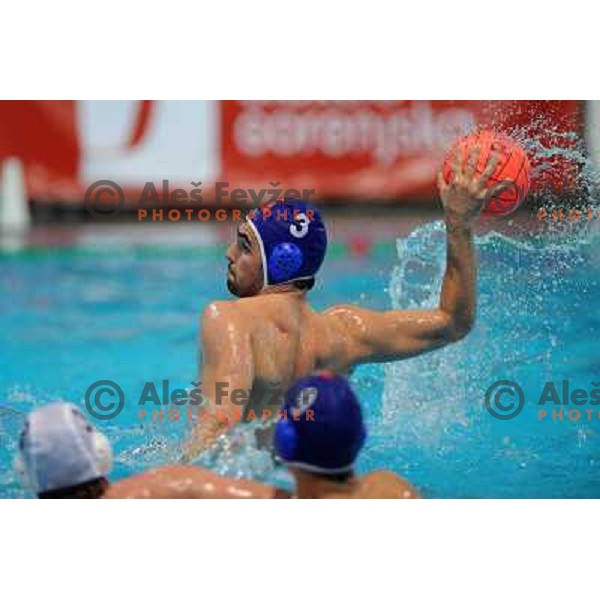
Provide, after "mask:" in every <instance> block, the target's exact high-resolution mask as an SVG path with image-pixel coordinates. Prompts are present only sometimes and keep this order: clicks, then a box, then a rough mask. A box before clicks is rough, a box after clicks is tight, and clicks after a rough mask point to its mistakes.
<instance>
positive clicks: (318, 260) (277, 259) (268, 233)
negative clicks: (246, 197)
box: [246, 199, 327, 287]
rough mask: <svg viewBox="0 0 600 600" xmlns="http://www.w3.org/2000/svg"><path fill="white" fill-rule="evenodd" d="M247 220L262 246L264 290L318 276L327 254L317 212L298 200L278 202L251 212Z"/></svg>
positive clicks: (322, 226)
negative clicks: (268, 287) (274, 285)
mask: <svg viewBox="0 0 600 600" xmlns="http://www.w3.org/2000/svg"><path fill="white" fill-rule="evenodd" d="M246 220H247V222H248V224H249V225H250V227H251V228H252V230H253V231H254V233H255V235H256V237H257V239H258V243H259V245H260V254H261V260H262V265H263V273H264V281H263V287H266V286H268V285H273V284H276V283H287V282H290V281H300V280H302V279H310V278H311V277H314V276H315V274H316V273H317V271H318V270H319V267H320V266H321V264H322V263H323V259H324V258H325V251H326V250H327V231H326V229H325V224H324V223H323V219H322V218H321V215H320V214H319V212H318V211H317V210H316V208H314V207H313V206H311V205H308V204H306V203H304V202H301V201H299V200H295V199H289V200H283V201H277V202H273V203H271V204H268V205H266V206H264V207H262V208H260V209H256V210H254V211H251V213H250V214H249V215H248V217H247V219H246Z"/></svg>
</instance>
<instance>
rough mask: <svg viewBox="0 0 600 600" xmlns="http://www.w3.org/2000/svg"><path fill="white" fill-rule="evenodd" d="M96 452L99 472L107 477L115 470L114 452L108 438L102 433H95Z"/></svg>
mask: <svg viewBox="0 0 600 600" xmlns="http://www.w3.org/2000/svg"><path fill="white" fill-rule="evenodd" d="M93 443H94V450H95V453H96V460H97V461H98V463H97V465H98V471H99V472H100V474H101V476H102V477H106V476H107V475H108V474H109V473H110V472H111V471H112V468H113V451H112V446H111V445H110V442H109V441H108V438H107V437H106V436H105V435H104V434H103V433H101V432H100V431H94V442H93Z"/></svg>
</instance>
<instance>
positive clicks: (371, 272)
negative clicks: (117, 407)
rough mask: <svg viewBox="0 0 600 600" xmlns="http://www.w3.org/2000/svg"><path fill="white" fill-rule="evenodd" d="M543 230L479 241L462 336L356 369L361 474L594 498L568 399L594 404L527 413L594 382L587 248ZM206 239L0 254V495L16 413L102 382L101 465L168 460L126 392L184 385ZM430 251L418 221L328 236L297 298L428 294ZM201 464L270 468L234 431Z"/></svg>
mask: <svg viewBox="0 0 600 600" xmlns="http://www.w3.org/2000/svg"><path fill="white" fill-rule="evenodd" d="M560 235H561V234H560V233H558V234H557V233H555V234H553V235H548V236H547V237H543V236H541V235H538V234H533V233H526V232H523V231H521V233H519V234H518V235H515V236H514V238H513V239H511V238H510V237H507V236H494V235H487V236H486V237H482V238H479V239H478V241H477V245H478V249H479V256H480V273H479V310H478V319H477V324H476V327H475V329H474V330H473V332H472V333H471V334H470V335H469V336H468V337H467V338H466V339H465V340H463V341H461V342H460V343H458V344H456V345H453V346H451V347H448V348H446V349H444V350H442V351H438V352H435V353H433V354H429V355H427V356H423V357H419V358H415V359H411V360H408V361H404V362H402V363H396V364H393V365H369V366H363V367H360V368H359V369H357V371H356V372H355V373H354V375H353V382H354V385H355V386H356V389H357V390H358V392H359V394H360V396H361V398H362V401H363V405H364V408H365V412H366V416H367V422H368V428H369V432H370V436H369V440H368V443H367V446H366V449H365V451H364V453H363V455H362V457H361V459H360V462H359V469H360V471H363V472H364V471H366V470H369V469H374V468H380V469H392V470H395V471H397V472H398V473H400V474H402V475H404V476H406V477H407V478H409V479H410V480H411V481H413V482H414V483H415V484H416V485H417V486H418V487H420V488H421V489H422V491H423V493H424V494H425V495H427V496H430V497H452V498H454V497H456V498H463V497H502V498H533V497H600V418H599V416H598V412H599V410H600V407H598V406H596V407H595V409H594V407H593V406H583V407H579V408H580V409H582V410H584V409H586V408H588V409H594V410H593V414H594V416H593V418H592V419H591V420H589V421H587V420H584V418H581V419H580V420H579V421H571V420H569V419H568V417H567V415H566V409H572V408H574V407H573V406H568V407H562V408H563V409H565V414H564V416H563V421H557V420H555V421H552V420H551V419H550V418H547V419H545V420H541V421H540V420H539V417H538V409H539V406H538V405H537V399H538V398H539V396H540V393H541V391H542V389H543V387H544V384H545V383H546V382H547V381H555V382H557V386H560V385H561V382H562V381H563V380H564V379H568V380H569V382H570V385H571V386H572V389H574V388H584V389H586V390H590V389H592V387H593V386H592V383H593V382H596V383H600V369H599V361H598V340H599V339H600V317H599V314H598V306H600V286H599V284H598V275H599V274H600V258H599V257H600V253H599V252H598V243H597V241H594V240H595V239H596V238H594V236H593V235H592V234H589V235H587V234H586V235H585V236H581V235H580V236H576V237H575V238H574V239H568V238H565V237H562V238H561V237H560ZM557 236H558V237H557ZM223 248H224V246H223V245H222V244H221V245H219V244H217V245H212V246H208V247H203V248H200V247H188V246H186V245H180V246H177V247H175V246H172V245H146V246H143V247H137V246H134V245H128V244H127V241H126V240H123V239H122V240H120V241H119V244H118V245H107V246H105V247H102V246H89V245H88V246H81V245H78V244H72V245H67V246H64V247H58V246H50V247H37V248H34V249H30V250H25V251H19V252H13V253H10V254H9V253H4V254H1V255H0V286H1V290H2V294H1V295H0V328H1V330H2V336H1V337H0V358H1V365H2V367H1V371H0V404H2V408H1V409H0V435H1V439H2V443H1V445H0V497H23V496H26V493H25V491H24V490H22V489H21V487H20V485H19V484H18V482H16V481H15V477H14V474H13V472H12V469H11V468H10V463H11V457H12V454H13V452H14V447H15V443H16V435H17V432H18V430H19V426H20V423H21V416H20V415H19V414H18V413H19V412H26V411H28V410H30V409H31V408H32V407H34V406H37V405H39V404H42V403H46V402H50V401H52V400H59V399H61V400H69V401H72V402H75V403H78V404H80V405H83V397H84V394H85V391H86V389H87V388H88V386H89V385H90V384H91V383H93V382H94V381H96V380H101V379H107V380H112V381H116V382H118V383H119V385H120V386H121V387H122V388H123V391H124V393H125V397H126V399H127V401H126V404H125V408H124V410H123V412H122V413H121V414H120V415H119V416H118V418H117V419H115V420H114V421H108V422H107V421H105V422H100V423H99V426H100V427H101V428H102V429H103V430H104V431H106V432H107V433H108V434H109V436H110V437H111V439H112V440H113V442H114V445H115V450H116V465H115V471H114V477H115V478H119V477H122V476H125V475H128V474H131V473H133V472H136V471H138V470H140V469H144V468H148V467H150V466H153V465H156V464H161V463H164V462H166V461H169V460H173V459H174V457H175V456H176V455H177V442H178V441H179V440H181V438H182V436H183V435H184V433H185V425H184V424H182V423H181V422H180V423H172V422H168V421H166V420H165V421H164V422H162V423H161V422H155V423H152V422H151V421H149V420H144V421H142V422H140V421H139V419H138V413H137V410H138V408H139V407H138V406H137V404H136V399H137V398H138V397H139V394H140V391H141V389H142V388H143V385H144V383H145V382H147V381H153V382H156V385H157V386H158V387H160V385H161V382H162V380H164V379H168V380H169V381H170V382H171V383H170V385H171V387H183V388H185V387H190V382H192V381H195V380H196V379H195V378H196V372H197V364H198V360H199V357H198V348H197V335H198V315H199V313H200V311H201V310H202V308H203V306H204V305H205V304H206V303H207V302H209V301H210V300H212V299H215V298H220V297H222V298H225V297H227V296H228V294H227V290H226V287H225V278H224V270H225V265H224V261H223V260H222V259H221V255H222V251H223ZM443 253H444V244H443V230H442V229H441V226H440V225H439V224H437V225H436V224H435V223H430V224H426V225H423V226H421V227H420V228H418V229H417V230H416V231H415V232H413V234H412V235H411V237H409V238H404V239H400V240H398V243H397V244H396V245H395V244H394V243H393V242H385V243H379V244H376V246H375V247H374V249H373V250H372V251H371V252H370V253H369V254H367V255H365V256H362V257H359V256H356V255H354V256H353V255H351V254H349V253H348V252H347V251H346V250H345V248H344V247H343V246H334V247H333V248H332V252H331V253H330V255H329V257H328V259H327V261H326V264H325V267H324V270H323V275H322V277H321V280H320V283H319V285H318V286H317V288H316V289H315V290H313V291H312V292H311V298H312V301H313V303H314V305H315V307H316V308H324V307H326V306H329V305H331V304H335V303H337V302H355V303H361V304H363V305H366V306H369V307H371V308H376V309H383V308H389V307H391V306H395V307H398V308H401V307H404V308H410V307H417V306H433V305H434V304H435V302H436V301H437V293H438V289H439V283H440V281H441V274H442V267H443V264H444V263H443V259H444V255H443ZM503 379H507V380H514V381H516V382H518V383H519V385H520V386H521V387H522V388H523V391H524V394H525V397H526V399H527V402H526V404H525V406H524V408H523V410H522V412H521V413H520V414H519V415H518V417H516V418H514V419H511V420H498V419H494V418H492V417H491V416H490V414H489V413H488V411H487V410H486V408H485V406H484V396H485V391H486V390H487V388H488V387H489V386H490V385H491V384H492V383H493V382H494V381H496V380H503ZM599 387H600V386H599ZM549 408H550V410H549V411H548V412H549V413H550V412H551V409H552V408H555V407H553V406H550V407H549ZM558 408H561V407H558ZM14 411H17V412H14ZM583 414H584V415H585V413H583ZM585 418H587V416H585ZM205 460H206V462H207V464H209V465H210V466H211V467H212V468H215V469H217V470H219V471H220V472H222V473H226V474H229V475H235V476H252V477H258V478H260V479H263V480H269V481H272V480H278V477H279V474H278V473H276V472H275V471H274V465H273V464H272V462H271V459H270V457H269V455H268V454H267V453H265V452H262V451H259V450H257V449H256V448H255V447H254V446H253V444H252V443H251V441H250V436H248V432H247V431H242V432H240V433H238V434H237V435H236V437H235V443H231V444H226V445H224V446H222V447H221V448H220V449H219V450H218V451H217V452H215V453H214V454H213V455H212V456H210V457H207V458H206V459H205Z"/></svg>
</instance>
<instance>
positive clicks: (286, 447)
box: [274, 419, 298, 462]
mask: <svg viewBox="0 0 600 600" xmlns="http://www.w3.org/2000/svg"><path fill="white" fill-rule="evenodd" d="M274 443H275V450H276V451H277V454H278V455H279V458H281V460H283V461H284V462H294V460H295V458H296V452H297V450H298V434H297V433H296V430H295V428H294V426H293V425H292V424H291V423H290V422H289V421H288V420H287V419H283V420H280V421H278V422H277V425H276V427H275V439H274Z"/></svg>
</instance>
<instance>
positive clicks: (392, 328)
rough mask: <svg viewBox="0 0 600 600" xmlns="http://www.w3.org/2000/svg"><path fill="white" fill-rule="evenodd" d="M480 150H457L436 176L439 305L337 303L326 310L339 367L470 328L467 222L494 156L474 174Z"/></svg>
mask: <svg viewBox="0 0 600 600" xmlns="http://www.w3.org/2000/svg"><path fill="white" fill-rule="evenodd" d="M479 154H480V149H479V148H474V149H473V150H472V151H471V153H470V155H469V156H468V157H466V156H465V157H463V156H461V154H460V153H459V152H457V153H456V157H455V160H454V164H453V167H452V177H451V181H450V183H446V182H445V181H444V178H443V176H442V174H441V173H440V174H439V176H438V186H439V189H440V196H441V199H442V204H443V206H444V211H445V221H446V232H447V262H446V273H445V275H444V281H443V284H442V293H441V296H440V303H439V306H438V308H436V309H433V310H407V311H404V310H391V311H387V312H376V311H370V310H365V309H363V308H360V307H358V306H346V305H342V306H336V307H334V308H332V309H330V311H328V314H329V315H330V316H331V317H333V319H334V320H335V321H336V322H337V327H336V329H337V332H338V336H339V338H340V342H341V346H342V348H343V350H342V353H341V356H343V359H342V360H341V362H343V363H345V364H339V365H337V366H338V367H349V366H352V365H354V364H358V363H362V362H386V361H393V360H399V359H402V358H408V357H411V356H416V355H418V354H422V353H424V352H429V351H431V350H435V349H436V348H440V347H442V346H445V345H446V344H448V343H451V342H455V341H457V340H460V339H461V338H463V337H464V336H465V335H466V334H467V333H468V332H469V331H470V329H471V328H472V326H473V322H474V320H475V306H476V258H475V250H474V246H473V234H472V224H473V221H474V220H475V218H476V217H477V216H478V215H479V213H480V211H481V208H482V206H483V203H484V199H485V192H486V187H487V182H488V180H489V178H490V176H491V175H492V173H493V172H494V170H495V168H496V166H497V164H498V161H499V156H498V155H497V154H496V153H493V154H492V155H491V157H490V158H489V160H488V162H487V165H486V167H485V170H484V172H483V173H482V174H478V173H477V172H476V165H477V162H478V160H479ZM338 360H339V359H338Z"/></svg>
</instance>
